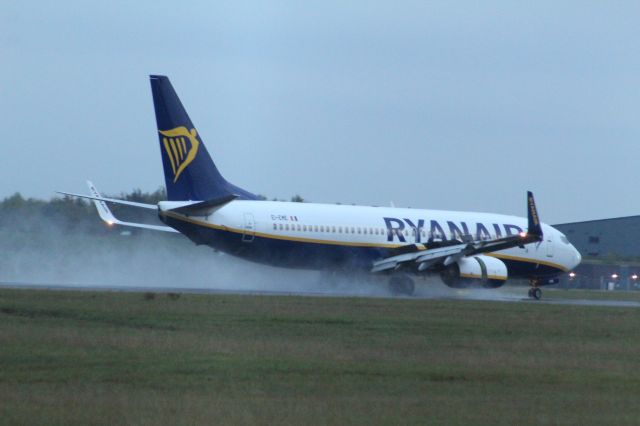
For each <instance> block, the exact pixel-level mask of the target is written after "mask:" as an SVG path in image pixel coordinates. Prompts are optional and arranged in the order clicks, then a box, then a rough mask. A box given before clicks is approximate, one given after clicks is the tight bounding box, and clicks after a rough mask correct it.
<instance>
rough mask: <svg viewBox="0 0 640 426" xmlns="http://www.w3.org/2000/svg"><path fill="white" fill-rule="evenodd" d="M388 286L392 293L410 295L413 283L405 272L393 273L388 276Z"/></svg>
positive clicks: (413, 287) (412, 290)
mask: <svg viewBox="0 0 640 426" xmlns="http://www.w3.org/2000/svg"><path fill="white" fill-rule="evenodd" d="M389 288H390V289H391V292H392V293H393V294H394V295H403V296H412V295H413V292H414V290H415V284H414V283H413V280H412V279H411V277H410V276H409V275H407V274H393V275H391V278H389Z"/></svg>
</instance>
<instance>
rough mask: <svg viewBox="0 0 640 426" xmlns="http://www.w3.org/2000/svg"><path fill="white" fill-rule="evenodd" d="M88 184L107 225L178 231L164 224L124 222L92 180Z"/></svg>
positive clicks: (101, 216)
mask: <svg viewBox="0 0 640 426" xmlns="http://www.w3.org/2000/svg"><path fill="white" fill-rule="evenodd" d="M87 186H88V187H89V191H90V192H91V195H92V196H93V197H92V198H93V204H94V205H95V206H96V210H98V214H99V215H100V219H102V220H103V221H105V222H106V223H107V225H109V226H113V225H124V226H131V227H133V228H143V229H151V230H154V231H164V232H178V231H176V230H175V229H173V228H170V227H168V226H162V225H148V224H146V223H133V222H123V221H122V220H120V219H118V218H116V217H115V216H114V215H113V213H111V209H110V208H109V207H108V206H107V203H106V202H105V201H104V200H105V198H102V195H100V193H99V192H98V189H97V188H96V187H95V185H94V184H93V183H91V181H87Z"/></svg>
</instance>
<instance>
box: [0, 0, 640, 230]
mask: <svg viewBox="0 0 640 426" xmlns="http://www.w3.org/2000/svg"><path fill="white" fill-rule="evenodd" d="M638 22H640V3H639V2H636V1H633V2H586V1H575V2H557V1H553V2H543V1H537V2H526V3H525V2H510V1H496V2H488V1H487V2H450V1H443V2H426V1H416V2H387V3H379V2H371V1H363V2H355V1H352V2H342V1H336V2H332V1H323V2H294V1H292V2H237V1H228V2H224V1H215V2H213V1H201V2H175V1H109V2H95V3H92V2H85V1H75V2H73V1H50V2H47V1H38V2H35V1H33V2H28V1H8V2H3V5H2V6H0V55H1V56H0V61H1V62H0V64H1V65H2V66H1V67H0V114H1V115H2V117H4V122H5V125H4V126H3V128H2V145H1V146H2V155H1V156H0V170H1V171H2V172H1V173H2V175H1V176H2V179H1V180H0V197H5V196H8V195H10V194H12V193H14V192H16V191H20V192H21V193H23V194H24V195H26V196H31V197H39V198H49V197H51V196H52V195H53V191H54V190H56V189H62V190H70V191H79V192H84V191H85V187H84V180H85V179H86V178H91V179H93V181H94V182H95V183H96V185H97V186H98V188H99V189H101V190H102V191H103V192H106V193H111V194H114V193H119V192H121V191H128V190H131V189H133V188H141V189H143V190H145V191H146V190H154V189H156V188H158V187H159V186H160V185H162V184H163V177H162V167H161V163H160V154H159V148H158V141H157V138H156V130H155V119H154V116H153V106H152V102H151V93H150V89H149V83H148V75H149V74H154V73H157V74H166V75H168V76H169V77H170V78H171V81H172V83H173V85H174V87H175V88H176V91H177V92H178V94H179V95H180V97H181V99H182V101H183V103H184V104H185V106H186V108H187V110H188V111H189V114H190V116H191V119H192V120H193V122H194V124H195V125H196V127H197V128H198V130H199V133H200V135H201V136H202V138H203V140H204V142H205V144H206V145H207V148H208V149H209V151H210V153H212V155H213V156H214V161H215V162H216V164H217V165H218V167H219V168H220V169H221V171H222V173H223V174H224V175H225V177H226V178H227V179H228V180H230V181H232V182H234V183H235V184H236V185H239V186H242V187H244V188H246V189H248V190H250V191H253V192H257V193H262V194H266V195H268V196H270V197H274V196H277V197H280V198H289V197H290V196H291V195H293V194H296V193H299V194H301V195H303V196H304V197H305V198H307V199H310V200H312V201H317V202H336V201H340V202H344V203H350V202H353V203H359V204H384V205H386V204H388V203H389V201H390V200H393V201H394V202H395V204H396V205H398V206H411V207H422V208H438V209H455V210H479V211H494V212H500V213H508V214H517V215H524V214H525V191H526V190H527V189H531V190H533V191H535V193H536V196H537V199H538V203H539V207H540V210H541V216H542V218H543V220H544V221H546V222H550V223H558V222H568V221H574V220H582V219H589V218H600V217H608V216H617V215H632V214H640V191H638V190H637V189H636V188H637V182H638V181H639V180H640V165H639V162H638V159H639V155H638V154H639V153H640V144H639V142H640V120H639V116H638V113H639V111H640V25H638Z"/></svg>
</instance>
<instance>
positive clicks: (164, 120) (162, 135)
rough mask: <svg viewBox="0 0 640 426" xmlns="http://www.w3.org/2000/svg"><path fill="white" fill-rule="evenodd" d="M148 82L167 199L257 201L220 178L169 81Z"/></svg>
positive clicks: (154, 77)
mask: <svg viewBox="0 0 640 426" xmlns="http://www.w3.org/2000/svg"><path fill="white" fill-rule="evenodd" d="M150 78H151V91H152V93H153V106H154V108H155V111H156V122H157V124H158V138H159V140H160V152H161V153H162V164H163V166H164V179H165V185H166V188H167V198H168V199H169V200H170V201H186V200H194V201H195V200H202V201H206V200H212V199H216V198H220V197H224V196H228V195H236V196H237V197H238V198H240V199H249V200H254V199H257V197H256V196H255V195H254V194H251V193H250V192H247V191H245V190H244V189H241V188H238V187H237V186H235V185H232V184H231V183H229V182H227V181H226V180H225V179H224V178H223V177H222V175H221V174H220V172H219V171H218V169H217V168H216V165H215V164H214V163H213V160H212V159H211V156H209V153H208V152H207V148H205V146H204V144H203V143H202V139H201V138H200V135H199V134H198V131H197V130H196V128H195V126H194V125H193V123H191V120H190V119H189V116H188V115H187V111H185V109H184V107H183V106H182V103H181V102H180V99H178V95H176V92H175V90H173V86H172V85H171V82H170V81H169V79H168V78H167V77H165V76H161V75H152V76H150Z"/></svg>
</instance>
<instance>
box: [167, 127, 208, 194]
mask: <svg viewBox="0 0 640 426" xmlns="http://www.w3.org/2000/svg"><path fill="white" fill-rule="evenodd" d="M158 131H159V132H160V134H161V135H163V136H164V137H163V138H162V144H163V145H164V150H165V151H166V152H167V157H169V162H170V163H171V169H172V170H173V183H176V181H177V180H178V178H179V177H180V173H182V172H183V171H184V169H185V168H187V166H188V165H189V164H191V162H192V161H193V160H194V158H196V154H197V153H198V145H200V142H199V141H198V139H197V136H198V132H196V129H191V131H189V130H187V128H186V127H184V126H180V127H176V128H175V129H171V130H158Z"/></svg>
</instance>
